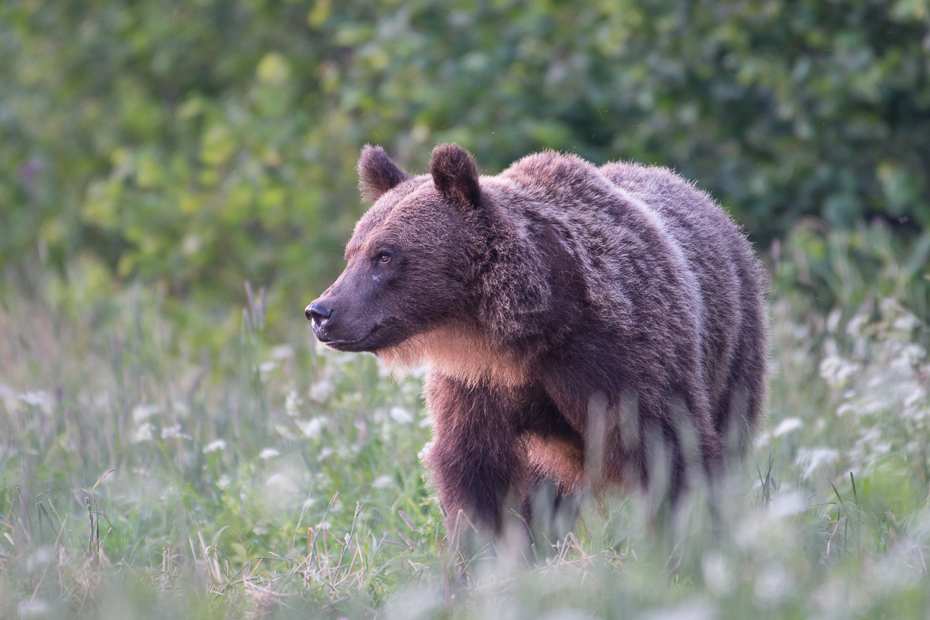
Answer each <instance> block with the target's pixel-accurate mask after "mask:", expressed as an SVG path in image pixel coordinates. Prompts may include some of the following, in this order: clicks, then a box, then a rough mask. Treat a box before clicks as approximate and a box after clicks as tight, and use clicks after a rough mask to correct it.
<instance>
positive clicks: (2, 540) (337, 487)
mask: <svg viewBox="0 0 930 620" xmlns="http://www.w3.org/2000/svg"><path fill="white" fill-rule="evenodd" d="M891 243H892V242H891V241H890V239H889V238H888V236H887V235H886V233H885V232H883V231H882V230H881V229H862V230H860V231H858V232H853V233H842V234H841V233H830V234H824V235H821V236H817V234H815V233H812V232H811V231H809V230H805V229H802V230H799V231H798V232H797V233H796V235H795V237H794V238H793V239H792V240H791V241H790V242H789V243H787V244H786V245H785V247H784V248H781V249H780V251H779V253H778V255H777V256H773V257H772V258H773V260H772V264H773V270H774V271H773V283H774V284H773V291H772V293H771V295H770V310H771V315H772V329H771V331H772V345H773V353H772V362H773V372H772V376H771V380H770V404H769V410H768V421H767V425H766V427H765V428H764V429H763V431H762V432H761V433H759V435H758V437H757V438H756V441H755V445H754V447H753V449H752V451H751V454H750V456H749V458H748V459H747V460H746V462H745V463H744V464H743V466H742V468H741V469H740V471H738V472H735V473H734V475H733V476H732V481H731V484H729V485H728V487H727V492H726V497H725V498H724V501H723V513H724V516H723V526H722V527H721V528H720V531H721V533H720V534H717V535H715V534H714V528H713V527H712V525H711V524H710V522H709V521H708V519H707V518H706V515H705V514H704V511H703V510H702V508H701V500H700V498H695V499H694V502H693V505H692V506H690V507H689V509H688V510H686V511H684V512H683V515H684V518H682V519H680V520H679V522H678V523H676V524H675V525H674V527H671V528H670V529H669V530H668V531H667V532H664V533H657V532H655V531H652V530H650V528H649V527H647V526H646V525H645V519H644V518H643V504H644V502H643V501H642V499H641V498H638V497H636V496H630V497H615V498H609V499H608V501H607V503H606V508H605V507H603V506H601V507H599V506H596V505H594V504H593V503H592V502H587V503H586V504H585V505H584V506H583V507H582V516H581V520H580V522H579V524H578V525H577V527H576V528H575V531H574V533H573V534H571V535H569V536H568V537H567V538H566V539H564V540H562V541H560V542H559V543H557V544H556V545H554V546H553V547H552V548H540V549H539V552H540V559H539V560H538V561H536V562H535V563H528V562H526V561H525V560H523V559H521V558H519V557H515V555H514V553H511V552H510V551H509V550H508V549H506V548H505V549H504V550H503V551H502V553H501V554H500V557H498V558H497V559H496V560H493V561H483V562H480V563H478V564H476V565H475V566H474V567H473V569H472V571H471V574H470V576H469V578H468V579H467V580H466V579H463V578H462V577H461V575H460V572H459V567H458V566H457V565H456V564H455V562H453V561H451V560H450V558H449V557H448V555H447V553H446V551H445V548H444V543H443V539H442V537H443V533H444V530H443V528H442V525H441V520H442V513H441V508H440V505H439V503H438V501H437V498H436V496H435V494H434V492H433V491H432V490H431V487H430V485H429V483H428V474H427V473H426V472H425V471H424V469H423V467H422V465H421V463H420V458H419V456H418V455H419V454H420V453H421V451H422V450H423V448H424V445H425V444H426V443H427V442H428V441H429V438H430V428H429V419H428V418H427V417H426V415H425V412H424V410H423V404H422V401H421V398H420V395H419V389H420V385H419V378H418V377H417V376H416V375H415V373H414V375H413V376H410V377H407V378H404V379H400V380H395V379H393V378H392V377H390V376H389V375H388V374H387V373H385V372H384V371H383V369H381V368H380V367H379V366H378V364H377V363H376V360H375V359H374V358H373V357H371V356H366V355H346V354H337V353H334V352H330V351H327V350H324V349H321V348H319V347H317V346H315V345H314V344H313V343H312V341H311V340H310V339H309V338H308V334H307V333H306V332H305V331H304V327H305V326H304V325H303V324H302V323H301V318H300V313H299V312H295V313H291V315H285V314H283V313H280V312H279V313H275V312H274V309H275V308H274V304H273V303H271V306H272V307H271V308H270V309H269V310H268V311H267V312H266V310H265V307H264V306H265V303H264V302H263V299H264V297H263V296H262V295H260V294H258V293H257V292H255V293H254V294H253V293H250V294H249V295H248V299H246V296H245V295H244V301H243V305H244V306H245V307H244V308H243V309H237V310H236V311H235V313H234V316H235V319H230V318H229V317H228V316H227V317H221V318H222V320H221V321H220V323H221V324H222V325H224V326H225V328H217V329H216V330H215V332H213V334H212V335H211V336H210V338H212V339H213V341H214V342H217V341H219V342H220V344H221V346H218V347H214V348H211V347H209V346H206V345H203V346H201V347H199V348H195V346H194V345H192V344H191V343H192V342H200V343H201V344H202V341H201V340H197V338H194V337H191V336H190V333H189V330H187V331H185V329H184V328H180V327H178V325H177V323H176V322H175V321H173V320H171V319H168V318H167V317H169V316H173V314H172V311H170V309H169V308H168V307H167V305H168V304H169V303H170V302H168V301H166V300H164V299H162V298H160V297H159V295H158V294H157V289H147V288H142V287H135V288H131V289H129V290H125V291H121V292H118V293H114V294H106V295H97V296H94V294H93V287H92V286H90V285H87V284H85V285H82V284H80V283H81V282H88V281H90V280H92V278H90V279H88V278H83V279H82V278H80V277H75V278H72V284H71V285H70V286H68V287H64V288H62V287H61V286H58V287H57V288H55V286H46V287H45V288H44V290H45V291H46V293H45V294H44V295H40V296H38V300H35V299H33V300H28V299H25V298H20V297H17V296H15V295H12V294H9V293H8V294H6V295H5V296H4V299H3V304H2V306H0V617H4V618H7V617H10V618H17V617H19V618H58V617H69V618H70V617H78V618H95V617H100V618H113V617H119V618H149V617H151V618H164V617H192V618H193V617H197V618H199V617H217V618H220V617H243V618H252V617H275V618H278V617H281V618H286V617H291V616H293V617H321V618H363V617H372V616H378V617H385V618H405V619H406V618H497V617H500V618H515V619H517V618H539V617H546V618H551V619H555V618H561V619H566V620H570V619H574V618H621V617H622V618H626V617H637V618H695V619H697V618H746V617H753V618H760V619H761V618H782V617H788V618H790V617H823V618H833V617H837V618H848V617H852V616H856V617H875V618H882V617H915V618H916V617H920V618H925V617H927V614H928V613H930V600H928V593H930V578H928V571H927V565H926V564H927V561H928V544H930V510H928V504H927V497H928V477H930V469H928V468H930V458H928V456H930V455H928V450H930V448H928V446H930V398H928V390H930V362H928V359H927V345H928V330H927V326H926V324H925V323H923V322H922V321H921V319H920V318H918V317H919V316H926V313H925V310H926V308H925V305H921V304H925V301H926V296H925V291H926V288H920V287H919V286H918V285H922V284H921V283H922V282H923V281H922V280H921V278H922V275H923V274H921V273H920V269H925V267H921V266H920V265H922V264H925V263H920V261H919V256H920V254H919V252H922V251H923V250H922V249H921V248H922V247H924V246H926V245H927V244H926V243H923V245H922V244H921V243H916V244H914V245H913V247H914V248H916V249H914V250H913V251H912V252H911V253H910V254H907V253H904V255H902V252H901V251H898V250H896V249H894V248H893V247H892V245H891ZM818 244H820V245H818ZM811 248H813V249H811ZM818 248H819V250H818ZM820 250H822V252H821V251H820ZM915 253H917V254H916V256H917V258H916V259H915V258H914V256H915ZM863 255H864V256H865V257H866V258H865V259H863V258H862V256H863ZM863 265H864V266H863ZM914 265H917V266H916V267H914ZM902 266H904V267H902ZM906 269H910V272H908V273H904V275H902V272H904V271H905V270H906ZM915 278H916V281H917V282H918V285H915V284H914V282H915ZM40 288H41V287H40ZM271 299H273V298H271ZM912 310H913V311H915V312H917V314H914V313H913V312H912ZM266 314H267V316H266ZM231 316H233V315H231ZM233 324H235V329H230V326H231V325H233ZM217 334H225V336H222V335H217ZM231 334H234V335H231ZM217 339H220V340H217ZM211 351H213V352H211Z"/></svg>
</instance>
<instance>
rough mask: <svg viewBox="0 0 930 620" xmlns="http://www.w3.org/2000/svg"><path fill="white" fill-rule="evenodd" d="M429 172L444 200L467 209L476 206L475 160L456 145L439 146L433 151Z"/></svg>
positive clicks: (477, 185) (478, 190)
mask: <svg viewBox="0 0 930 620" xmlns="http://www.w3.org/2000/svg"><path fill="white" fill-rule="evenodd" d="M429 172H430V174H431V175H432V177H433V184H435V185H436V189H437V190H438V191H439V193H440V195H441V196H442V197H443V198H445V199H446V200H449V201H451V202H456V203H459V204H461V205H464V206H468V207H474V206H477V204H478V202H479V201H480V200H481V185H480V184H479V182H478V167H477V166H476V165H475V159H474V158H473V157H472V156H471V153H469V152H468V151H466V150H465V149H463V148H462V147H460V146H459V145H458V144H440V145H439V146H437V147H436V148H435V149H433V156H432V158H431V159H430V162H429Z"/></svg>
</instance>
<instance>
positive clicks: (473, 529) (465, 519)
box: [425, 373, 526, 547]
mask: <svg viewBox="0 0 930 620" xmlns="http://www.w3.org/2000/svg"><path fill="white" fill-rule="evenodd" d="M425 394H426V402H427V406H428V407H429V409H430V413H431V414H432V416H433V434H434V444H433V448H432V450H431V451H430V454H429V459H428V465H429V466H430V469H432V471H433V476H434V478H435V481H436V484H437V486H438V487H439V494H440V496H441V498H442V505H443V508H445V511H446V528H447V531H448V535H449V540H450V542H451V543H452V544H453V545H455V546H459V547H460V546H461V544H462V543H463V542H466V541H467V540H469V539H472V538H473V537H477V539H478V540H482V539H484V540H486V539H489V538H490V539H493V538H496V537H498V536H499V535H501V534H502V533H503V531H504V529H505V523H507V522H508V520H509V516H510V513H513V516H514V517H515V518H514V522H516V523H520V521H519V516H518V515H519V512H520V502H521V498H522V496H523V493H524V489H523V487H524V486H525V478H526V463H525V461H526V448H525V446H524V443H523V441H522V439H521V438H519V437H518V435H517V432H516V429H515V420H516V419H517V417H518V416H519V413H520V412H519V411H516V410H515V409H516V408H517V407H518V406H519V398H517V395H516V394H514V393H513V390H510V389H508V388H501V387H496V386H489V385H486V384H477V385H469V384H466V383H464V382H461V381H458V380H456V379H452V378H450V377H447V376H444V375H441V374H439V373H430V374H429V375H428V376H427V379H426V389H425ZM511 504H513V505H512V506H511Z"/></svg>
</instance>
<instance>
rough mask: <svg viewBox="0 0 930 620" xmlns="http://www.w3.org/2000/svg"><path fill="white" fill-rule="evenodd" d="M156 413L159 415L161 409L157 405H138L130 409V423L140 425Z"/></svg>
mask: <svg viewBox="0 0 930 620" xmlns="http://www.w3.org/2000/svg"><path fill="white" fill-rule="evenodd" d="M156 413H161V407H159V406H158V405H145V404H141V403H140V404H138V405H136V406H135V407H133V409H132V421H133V422H135V423H136V424H141V423H142V422H145V421H146V420H148V419H149V418H151V417H152V416H153V415H155V414H156Z"/></svg>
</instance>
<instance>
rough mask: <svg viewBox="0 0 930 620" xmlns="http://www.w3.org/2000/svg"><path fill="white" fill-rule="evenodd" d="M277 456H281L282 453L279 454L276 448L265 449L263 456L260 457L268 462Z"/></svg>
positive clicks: (262, 452)
mask: <svg viewBox="0 0 930 620" xmlns="http://www.w3.org/2000/svg"><path fill="white" fill-rule="evenodd" d="M276 456H281V453H280V452H278V451H277V450H276V449H275V448H265V449H264V450H262V451H261V454H259V455H258V457H259V458H261V459H265V460H266V461H267V460H269V459H273V458H275V457H276Z"/></svg>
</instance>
